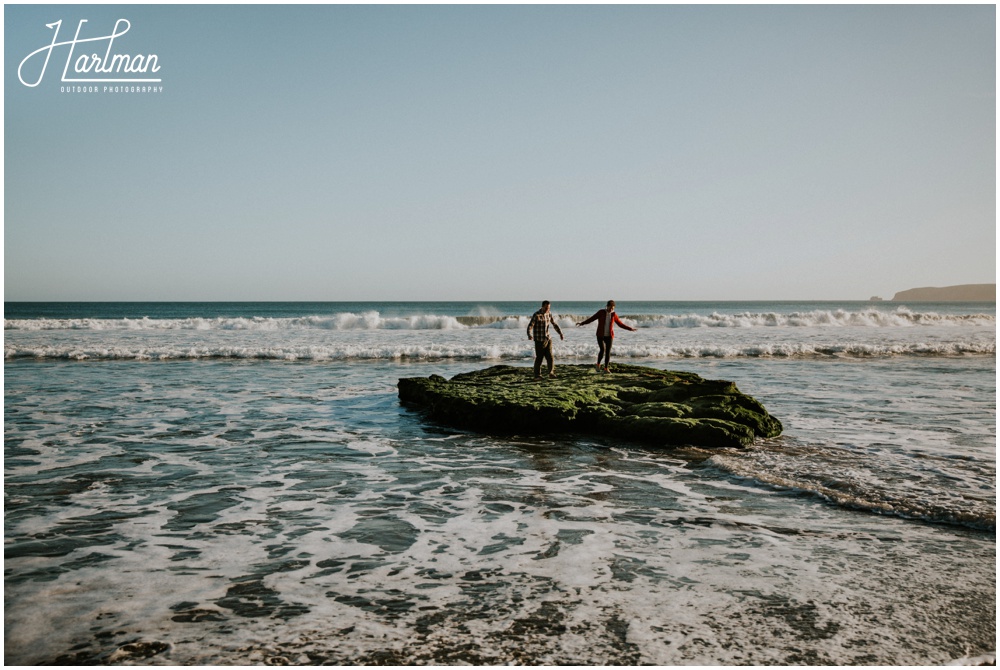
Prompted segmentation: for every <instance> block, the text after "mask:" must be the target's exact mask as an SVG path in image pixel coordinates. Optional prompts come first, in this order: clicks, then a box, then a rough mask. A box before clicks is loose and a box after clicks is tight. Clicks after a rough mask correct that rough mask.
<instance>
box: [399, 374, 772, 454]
mask: <svg viewBox="0 0 1000 670" xmlns="http://www.w3.org/2000/svg"><path fill="white" fill-rule="evenodd" d="M556 374H557V376H556V377H555V378H545V379H543V380H542V381H535V379H534V374H533V372H532V369H531V368H518V367H511V366H509V365H496V366H493V367H491V368H486V369H484V370H476V371H474V372H467V373H464V374H460V375H455V376H454V377H452V378H451V379H450V380H448V379H445V378H444V377H441V376H438V375H431V376H430V377H405V378H402V379H400V380H399V384H398V387H399V398H400V400H401V401H402V402H403V403H406V404H408V405H411V406H414V407H417V408H420V409H422V410H424V411H425V412H426V414H427V416H428V417H429V418H431V419H433V420H435V421H439V422H441V423H444V424H447V425H451V426H456V427H460V428H469V429H472V430H479V431H484V432H494V433H576V434H593V435H606V436H613V437H619V438H624V439H628V440H635V441H639V442H644V443H647V444H653V445H658V446H664V447H666V446H681V445H694V446H699V447H743V446H747V445H749V444H750V443H752V442H753V441H754V439H755V438H757V437H776V436H778V435H780V434H781V430H782V427H781V422H780V421H778V420H777V419H776V418H774V417H773V416H771V415H770V414H768V412H767V410H766V409H764V406H763V405H761V404H760V403H759V402H757V400H755V399H754V398H752V397H750V396H748V395H745V394H743V393H740V391H739V389H737V388H736V385H735V384H734V383H732V382H728V381H713V380H708V379H703V378H702V377H699V376H698V375H696V374H692V373H687V372H671V371H668V370H657V369H655V368H647V367H642V366H637V365H614V366H613V372H612V373H610V374H605V373H599V372H597V371H596V370H595V369H594V367H593V366H590V365H560V366H558V367H557V368H556Z"/></svg>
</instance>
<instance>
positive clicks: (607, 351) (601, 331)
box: [576, 300, 635, 372]
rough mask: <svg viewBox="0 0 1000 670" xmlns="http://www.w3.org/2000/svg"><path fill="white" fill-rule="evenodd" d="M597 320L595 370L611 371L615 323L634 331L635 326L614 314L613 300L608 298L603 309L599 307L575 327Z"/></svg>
mask: <svg viewBox="0 0 1000 670" xmlns="http://www.w3.org/2000/svg"><path fill="white" fill-rule="evenodd" d="M594 320H596V321H597V366H596V367H597V370H598V372H600V371H602V370H603V371H604V372H611V344H612V343H613V342H614V341H615V324H616V323H617V324H618V325H619V326H621V327H622V328H624V329H625V330H631V331H633V332H635V328H632V327H631V326H626V325H625V324H624V323H622V321H621V319H619V318H618V315H617V314H615V301H614V300H608V305H607V307H605V308H604V309H599V310H597V312H595V313H594V316H592V317H590V318H589V319H587V320H586V321H581V322H580V323H578V324H576V326H577V328H579V327H580V326H585V325H587V324H588V323H590V322H591V321H594ZM601 358H603V359H604V367H603V368H602V367H601Z"/></svg>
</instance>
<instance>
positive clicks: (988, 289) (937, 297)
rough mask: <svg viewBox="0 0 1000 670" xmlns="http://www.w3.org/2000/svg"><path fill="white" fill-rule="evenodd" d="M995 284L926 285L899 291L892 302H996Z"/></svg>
mask: <svg viewBox="0 0 1000 670" xmlns="http://www.w3.org/2000/svg"><path fill="white" fill-rule="evenodd" d="M996 300H997V285H996V284H961V285H959V286H943V287H941V288H938V287H935V286H928V287H925V288H911V289H910V290H908V291H900V292H899V293H897V294H896V295H894V296H893V298H892V301H893V302H996Z"/></svg>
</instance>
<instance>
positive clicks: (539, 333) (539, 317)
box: [528, 310, 562, 342]
mask: <svg viewBox="0 0 1000 670" xmlns="http://www.w3.org/2000/svg"><path fill="white" fill-rule="evenodd" d="M550 324H551V325H552V327H553V328H555V329H556V332H557V333H559V336H560V337H562V331H561V330H559V324H557V323H556V320H555V319H554V318H553V317H552V312H543V311H541V310H538V311H537V312H535V313H534V314H532V315H531V321H529V322H528V335H529V336H530V337H531V339H533V340H534V341H535V342H544V341H545V340H547V339H549V325H550Z"/></svg>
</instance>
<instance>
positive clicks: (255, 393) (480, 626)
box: [4, 300, 997, 665]
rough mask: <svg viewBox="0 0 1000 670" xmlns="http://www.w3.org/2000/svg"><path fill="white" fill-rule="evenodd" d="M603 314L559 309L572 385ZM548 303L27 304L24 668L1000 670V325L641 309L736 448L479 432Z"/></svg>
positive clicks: (645, 329) (19, 630) (630, 349)
mask: <svg viewBox="0 0 1000 670" xmlns="http://www.w3.org/2000/svg"><path fill="white" fill-rule="evenodd" d="M603 302H604V300H596V301H589V302H558V301H554V302H553V306H552V309H553V312H554V313H555V314H556V316H557V321H558V323H560V324H561V326H562V329H563V331H564V333H565V336H566V339H565V340H564V341H560V340H556V342H555V356H556V365H557V368H558V365H560V364H581V363H593V362H595V361H596V354H597V346H596V341H595V337H594V326H593V324H591V325H588V326H585V327H582V328H577V327H575V326H574V325H573V324H574V322H575V321H578V320H582V318H584V317H588V316H590V315H591V314H593V313H594V312H595V311H596V310H597V309H598V308H600V307H602V306H603ZM537 308H538V304H537V303H534V302H531V303H527V302H477V303H471V302H470V303H453V302H426V303H384V302H383V303H376V302H370V303H364V302H358V303H5V305H4V467H5V485H4V512H5V513H4V542H5V544H4V551H5V561H4V643H5V645H4V646H5V649H4V653H5V662H6V663H8V664H13V665H19V664H26V665H30V664H60V665H62V664H95V663H112V664H115V663H117V664H137V663H138V664H151V665H155V664H163V665H189V664H195V665H216V664H218V665H232V664H309V665H322V664H336V665H363V664H388V665H417V664H431V665H449V664H458V665H487V664H489V665H494V664H511V663H516V664H545V665H567V664H568V665H637V664H652V665H744V664H755V665H939V664H946V663H958V664H962V663H965V664H970V663H977V662H981V661H984V660H987V661H988V660H994V659H995V649H996V630H997V629H996V306H995V304H994V303H951V304H931V303H914V304H897V303H892V302H872V303H869V302H796V303H791V302H704V303H697V302H638V301H634V302H630V301H628V300H620V301H619V302H618V313H619V315H620V316H621V317H622V319H623V320H624V321H625V322H626V323H628V324H630V325H632V326H634V327H636V328H637V330H636V332H626V331H619V332H618V333H617V337H616V339H615V344H614V350H613V360H612V364H614V362H615V361H619V362H623V363H625V362H627V363H631V364H637V365H647V366H653V367H657V368H662V369H675V370H682V371H688V372H694V373H697V374H699V375H702V376H703V377H706V378H710V379H727V380H731V381H734V382H736V384H737V386H738V387H739V388H740V390H742V391H743V392H745V393H749V394H750V395H753V396H754V397H756V398H757V399H758V400H760V401H761V402H762V403H763V404H764V406H765V407H767V409H768V410H769V411H770V412H771V413H772V414H773V415H775V416H776V417H777V418H779V419H780V420H781V421H782V423H783V425H784V428H785V432H784V434H783V435H782V436H780V437H778V438H774V439H768V440H760V441H758V442H757V443H755V444H754V445H753V446H752V447H750V448H747V449H743V450H705V449H697V448H693V447H677V448H669V449H657V448H651V447H649V446H647V445H638V444H631V443H627V442H622V441H617V440H615V439H612V438H596V437H595V438H590V437H585V436H553V435H534V434H514V435H507V436H495V435H486V434H477V433H472V432H467V431H461V430H455V429H452V428H449V427H447V426H442V425H437V424H435V423H433V422H429V421H427V420H425V419H424V418H423V417H422V416H421V415H420V413H419V412H417V411H414V410H412V409H410V408H407V407H403V406H401V405H400V403H399V400H398V397H397V393H396V383H397V381H398V379H399V378H400V377H408V376H427V375H430V374H439V375H443V376H445V377H451V376H453V375H455V374H458V373H461V372H468V371H470V370H474V369H478V368H482V367H486V366H490V365H496V364H507V365H520V366H526V367H527V366H530V365H531V362H532V357H533V349H532V345H531V343H530V342H529V341H528V339H527V337H526V334H525V327H526V325H527V320H528V317H529V316H530V315H531V313H532V312H533V311H534V310H535V309H537Z"/></svg>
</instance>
